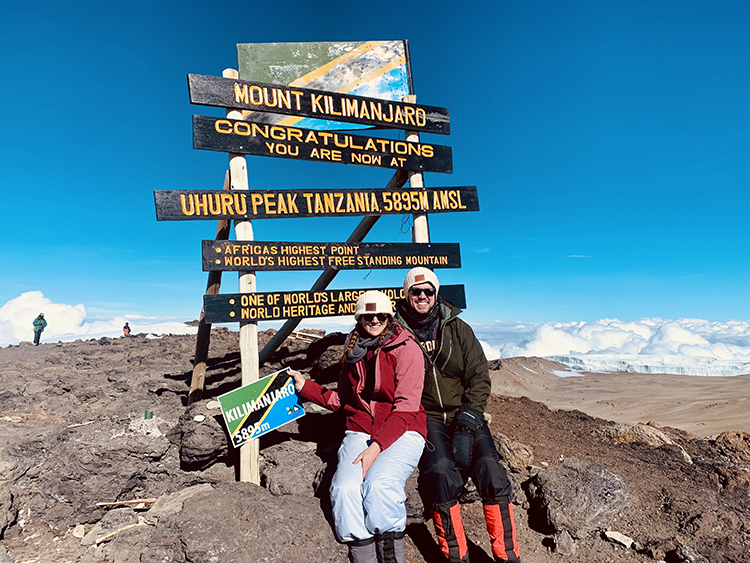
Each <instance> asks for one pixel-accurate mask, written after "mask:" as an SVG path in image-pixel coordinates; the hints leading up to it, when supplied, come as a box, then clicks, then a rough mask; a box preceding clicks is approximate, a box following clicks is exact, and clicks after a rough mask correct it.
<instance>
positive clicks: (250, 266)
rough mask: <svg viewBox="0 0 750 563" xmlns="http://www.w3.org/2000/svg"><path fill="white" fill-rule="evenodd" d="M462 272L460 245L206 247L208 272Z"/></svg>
mask: <svg viewBox="0 0 750 563" xmlns="http://www.w3.org/2000/svg"><path fill="white" fill-rule="evenodd" d="M415 266H425V267H428V268H460V267H461V253H460V248H459V245H458V244H457V243H427V244H414V243H335V242H268V241H253V242H240V241H218V240H204V241H203V270H204V271H211V270H220V271H238V272H245V271H249V270H255V271H281V270H325V269H326V268H333V269H335V270H370V269H372V270H382V269H388V268H392V269H402V268H413V267H415Z"/></svg>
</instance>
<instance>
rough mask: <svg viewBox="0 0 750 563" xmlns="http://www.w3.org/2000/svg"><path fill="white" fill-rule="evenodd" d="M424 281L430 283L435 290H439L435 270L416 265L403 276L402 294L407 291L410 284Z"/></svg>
mask: <svg viewBox="0 0 750 563" xmlns="http://www.w3.org/2000/svg"><path fill="white" fill-rule="evenodd" d="M424 282H429V283H431V284H432V287H434V288H435V291H436V292H438V291H440V282H439V281H438V279H437V276H436V275H435V272H433V271H432V270H430V269H428V268H424V267H422V266H417V267H416V268H412V269H411V270H409V273H408V274H406V277H405V278H404V296H406V294H407V293H409V290H410V289H411V286H413V285H417V284H420V283H424Z"/></svg>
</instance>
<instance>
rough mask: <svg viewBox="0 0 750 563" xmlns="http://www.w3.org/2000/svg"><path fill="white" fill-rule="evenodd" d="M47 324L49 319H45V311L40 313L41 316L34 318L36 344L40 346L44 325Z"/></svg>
mask: <svg viewBox="0 0 750 563" xmlns="http://www.w3.org/2000/svg"><path fill="white" fill-rule="evenodd" d="M46 326H47V321H45V320H44V313H39V316H38V317H37V318H35V319H34V346H39V339H40V338H41V337H42V332H44V327H46Z"/></svg>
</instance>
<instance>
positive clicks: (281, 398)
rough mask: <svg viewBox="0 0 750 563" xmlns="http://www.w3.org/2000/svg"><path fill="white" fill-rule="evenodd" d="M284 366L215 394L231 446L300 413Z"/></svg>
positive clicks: (300, 410)
mask: <svg viewBox="0 0 750 563" xmlns="http://www.w3.org/2000/svg"><path fill="white" fill-rule="evenodd" d="M288 369H289V368H284V369H283V370H281V371H277V372H276V373H272V374H271V375H269V376H268V377H264V378H262V379H258V380H257V381H254V382H253V383H251V384H249V385H244V386H242V387H240V388H239V389H235V390H234V391H230V392H229V393H224V394H223V395H221V396H220V397H218V399H219V404H220V405H221V414H222V415H223V416H224V423H225V424H226V425H227V430H228V431H229V436H230V438H231V440H232V445H233V446H234V447H235V448H239V447H240V446H241V445H242V444H244V443H245V442H247V441H248V440H252V439H253V438H259V437H260V436H262V435H263V434H267V433H268V432H270V431H271V430H275V429H277V428H279V427H280V426H283V425H284V424H287V423H288V422H291V421H293V420H296V419H298V418H300V417H301V416H304V414H305V409H304V408H303V407H302V403H301V402H300V399H299V397H298V395H297V392H296V391H295V389H294V381H293V380H292V378H291V376H290V375H289V374H288V373H287V370H288Z"/></svg>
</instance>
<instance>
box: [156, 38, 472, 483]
mask: <svg viewBox="0 0 750 563" xmlns="http://www.w3.org/2000/svg"><path fill="white" fill-rule="evenodd" d="M238 63H239V68H240V71H241V73H242V76H243V79H242V80H240V72H238V71H237V70H234V69H226V70H225V71H224V72H223V75H222V76H223V77H222V78H218V77H211V76H201V75H192V74H191V75H188V87H189V91H190V100H191V102H192V103H195V104H202V105H209V106H216V107H223V108H226V117H223V118H216V117H207V116H198V115H195V116H193V146H194V148H197V149H204V150H211V151H220V152H226V153H228V155H229V172H228V186H227V185H225V190H221V191H219V190H182V191H177V190H165V191H160V192H154V200H155V204H156V214H157V219H158V220H166V221H186V220H219V221H220V223H219V228H218V230H217V234H216V239H215V240H207V241H203V269H204V270H206V271H209V272H210V273H211V275H215V277H211V276H210V277H209V286H208V288H207V290H206V294H205V295H204V307H203V311H202V313H201V324H200V328H199V338H198V342H197V344H196V356H195V366H196V367H195V369H194V373H193V381H192V383H191V389H190V394H189V398H188V402H189V403H191V402H193V401H194V400H197V399H199V398H200V397H201V396H202V391H203V382H204V380H205V360H206V357H205V356H204V355H203V354H204V353H205V354H207V352H208V336H206V327H208V330H209V331H210V323H214V322H238V323H239V325H240V335H239V340H240V363H241V370H242V389H246V388H248V387H249V386H251V385H252V384H253V383H254V382H257V381H258V379H259V373H260V364H262V363H263V362H265V361H266V359H267V358H268V357H269V356H270V355H271V354H272V353H273V352H274V351H275V350H276V348H277V347H278V346H279V345H280V344H281V343H282V342H283V341H284V340H285V339H286V338H287V336H289V334H290V333H291V332H292V331H293V330H294V329H295V328H296V326H297V325H298V324H299V322H300V321H301V320H302V319H303V318H313V317H329V316H342V315H351V314H353V312H354V308H355V303H356V300H357V298H358V297H359V295H361V294H362V293H363V292H364V291H367V289H337V290H329V289H327V287H328V284H329V283H330V282H331V281H332V280H333V278H334V277H335V276H336V274H337V273H338V272H339V271H341V270H345V269H368V270H372V269H410V268H413V267H415V266H426V267H429V268H433V269H434V268H459V267H461V256H460V250H459V245H458V244H455V243H439V244H433V243H430V232H429V225H428V221H427V216H428V213H449V212H450V213H453V212H464V211H478V210H479V203H478V199H477V191H476V187H474V186H462V187H450V188H425V186H424V179H423V174H422V173H423V172H425V171H427V172H438V173H446V174H450V173H452V172H453V156H452V149H451V148H450V147H447V146H441V145H435V144H432V143H425V142H422V140H421V139H420V133H437V134H444V135H447V134H449V133H450V120H449V116H448V110H447V109H445V108H439V107H435V106H424V105H417V103H416V96H415V95H414V94H413V88H412V81H411V70H410V68H411V63H410V61H409V53H408V43H407V42H406V41H368V42H338V43H304V44H296V43H295V44H291V43H289V44H244V45H238ZM247 78H250V79H251V80H246V79H247ZM373 127H380V128H391V129H399V130H402V131H404V132H405V134H406V138H405V140H397V139H388V138H377V137H372V136H366V135H356V134H352V133H350V132H348V131H349V130H353V129H354V130H356V129H367V128H373ZM246 154H250V155H256V156H267V157H276V158H287V159H296V160H309V161H316V162H332V163H339V164H349V165H360V166H375V167H381V168H391V169H395V172H394V175H393V177H392V178H391V180H390V182H389V183H388V185H387V186H386V187H385V188H384V189H356V188H352V189H335V190H334V189H307V190H305V189H296V190H278V189H258V190H252V191H250V190H249V186H248V174H247V163H246V160H245V156H244V155H246ZM407 180H408V182H409V186H408V187H406V188H405V187H404V186H405V184H406V182H407ZM227 188H228V189H227ZM389 214H391V215H393V214H398V215H404V214H407V215H408V214H412V216H413V221H414V225H413V227H412V243H409V244H405V243H364V242H362V241H363V240H364V238H365V236H366V235H367V234H368V232H369V231H370V229H371V228H372V227H373V225H374V224H375V222H377V220H378V219H379V218H380V216H381V215H389ZM346 216H362V217H363V219H362V220H361V222H360V224H359V225H358V226H357V228H356V229H355V230H354V232H352V234H351V235H350V236H349V237H348V239H347V240H346V241H345V242H343V243H335V242H307V241H304V242H302V241H301V242H288V241H256V240H255V236H254V232H253V224H252V220H253V219H277V218H302V217H346ZM230 220H233V221H234V231H235V239H236V240H234V241H229V240H227V239H228V236H227V234H228V228H227V226H226V225H222V223H221V221H225V222H228V221H230ZM283 270H323V273H322V274H321V275H320V276H319V277H318V280H317V281H316V282H315V283H314V284H313V286H312V288H311V289H310V290H309V291H286V292H264V293H258V292H257V285H256V277H255V272H256V271H283ZM223 271H237V272H238V273H239V293H237V294H218V289H219V283H218V279H220V278H218V276H220V275H221V272H223ZM217 278H218V279H217ZM381 291H383V292H385V293H386V294H387V295H388V296H389V297H390V298H391V300H392V301H394V302H395V301H397V300H398V299H402V298H403V297H404V295H403V288H401V287H389V288H382V289H381ZM440 293H441V295H442V296H444V297H445V298H446V299H448V300H450V301H451V302H453V303H454V304H455V305H457V306H458V307H460V308H463V307H465V306H466V297H465V293H464V287H463V286H452V285H443V286H441V288H440ZM280 319H286V320H287V322H286V323H285V324H284V326H283V327H282V328H281V329H280V330H279V331H278V332H277V333H276V335H275V336H274V337H273V338H272V339H271V341H270V342H269V343H268V344H267V345H266V346H265V347H264V349H263V350H262V351H261V352H259V351H258V325H257V322H258V321H259V320H280ZM201 331H202V332H201ZM209 336H210V334H209ZM201 370H202V371H201ZM285 381H286V380H285ZM287 383H288V381H286V383H284V386H283V389H286V388H287V387H286V386H285V385H287ZM283 389H281V388H280V389H279V390H278V394H279V397H280V396H281V395H282V394H284V393H285V392H286V391H283ZM290 389H291V387H290ZM282 391H283V392H282ZM290 392H291V391H290ZM243 393H244V391H243V392H241V393H239V395H240V396H242V397H244V398H243V400H242V401H240V403H238V404H237V405H229V406H228V409H225V410H226V412H225V413H224V414H225V416H228V419H231V420H230V422H232V423H235V422H237V421H238V420H239V417H240V415H239V414H238V413H239V410H238V409H243V410H242V412H243V413H245V414H247V413H250V411H252V412H255V410H257V409H255V406H253V405H255V404H256V403H257V404H260V403H259V402H258V401H259V400H256V399H253V400H252V401H249V400H248V399H247V397H245V395H244V394H243ZM274 397H276V395H274ZM264 400H265V399H264ZM274 400H276V399H274ZM248 405H249V406H248ZM229 407H231V408H229ZM300 408H301V407H299V405H296V406H295V409H296V410H295V409H292V410H295V412H296V411H298V410H299V409H300ZM287 410H289V409H287ZM232 413H234V414H232ZM235 415H236V416H235ZM248 416H249V415H248ZM243 420H244V419H243ZM253 420H254V419H253ZM266 422H267V421H265V422H264V421H263V420H261V419H260V418H259V419H258V421H256V422H253V423H252V424H253V426H252V428H250V427H249V426H248V427H247V428H246V427H245V426H241V425H240V426H237V428H235V429H234V434H233V435H232V436H233V444H235V445H238V446H240V467H239V474H240V480H241V481H245V482H251V483H255V484H260V472H259V463H258V461H259V441H258V440H257V439H251V438H253V437H254V436H257V435H260V433H262V432H263V431H265V430H267V429H270V428H271V427H272V425H270V423H269V424H266ZM238 424H239V423H238ZM242 424H244V422H242ZM256 427H257V428H256ZM258 429H260V430H258ZM256 430H258V431H257V432H256ZM230 432H231V430H230ZM238 432H239V434H237V433H238ZM238 435H239V436H240V438H239V439H238V438H237V436H238Z"/></svg>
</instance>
